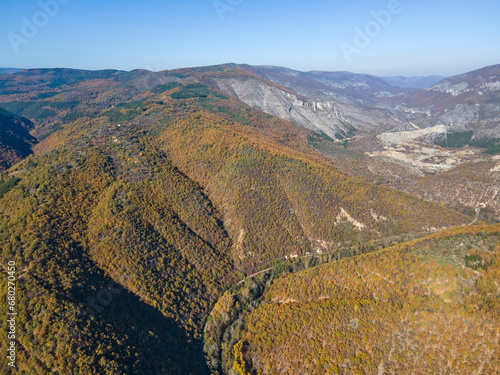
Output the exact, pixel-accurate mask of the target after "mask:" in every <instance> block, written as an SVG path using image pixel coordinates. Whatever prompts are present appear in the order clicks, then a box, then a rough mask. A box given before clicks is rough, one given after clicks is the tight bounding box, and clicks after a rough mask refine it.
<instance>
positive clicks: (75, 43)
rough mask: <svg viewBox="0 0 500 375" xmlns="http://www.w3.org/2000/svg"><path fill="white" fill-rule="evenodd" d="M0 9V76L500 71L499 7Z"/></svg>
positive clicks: (104, 5) (255, 1)
mask: <svg viewBox="0 0 500 375" xmlns="http://www.w3.org/2000/svg"><path fill="white" fill-rule="evenodd" d="M0 1H1V7H2V12H1V14H0V67H22V68H38V67H40V68H52V67H69V68H82V69H104V68H116V69H123V70H132V69H136V68H143V69H150V70H164V69H173V68H180V67H187V66H203V65H214V64H220V63H226V62H235V63H248V64H254V65H280V66H287V67H290V68H293V69H298V70H329V71H338V70H346V71H352V72H356V73H369V74H375V75H430V74H439V75H454V74H458V73H463V72H466V71H470V70H473V69H477V68H481V67H483V66H486V65H492V64H498V63H500V22H498V16H499V15H500V2H499V1H498V0H476V1H470V0H466V1H456V0H455V1H450V0H442V1H430V0H413V1H412V0H384V1H379V0H372V1H368V0H353V1H350V2H347V1H339V0H329V1H324V0H310V1H308V2H306V1H296V0H287V1H282V0H274V1H273V0H270V1H269V0H268V1H264V0H185V1H175V2H174V1H159V0H143V1H133V0H120V1H118V0H99V1H98V0H22V1H19V0H0ZM42 4H46V5H45V6H42ZM49 5H50V6H49ZM374 12H375V13H374ZM375 14H378V15H379V16H375Z"/></svg>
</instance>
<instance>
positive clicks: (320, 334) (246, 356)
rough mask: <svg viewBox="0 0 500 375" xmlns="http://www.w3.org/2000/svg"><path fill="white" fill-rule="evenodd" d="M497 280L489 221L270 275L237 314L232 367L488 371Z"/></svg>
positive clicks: (498, 302)
mask: <svg viewBox="0 0 500 375" xmlns="http://www.w3.org/2000/svg"><path fill="white" fill-rule="evenodd" d="M499 280H500V226H498V225H496V226H490V227H488V226H477V227H462V228H458V229H452V230H449V231H446V232H442V233H439V234H437V235H434V236H431V237H427V238H423V239H419V240H415V241H412V242H408V243H404V244H402V245H398V246H395V247H391V248H388V249H385V250H382V251H379V252H375V253H371V254H368V255H362V256H357V257H354V258H351V259H344V260H340V261H338V262H335V263H332V264H327V265H323V266H319V267H316V268H312V269H308V270H305V271H301V272H299V273H295V274H291V275H289V276H286V277H282V278H279V279H277V280H275V281H274V283H273V285H272V287H271V288H270V290H269V291H268V292H266V293H265V295H264V298H263V300H262V304H261V305H260V307H258V308H257V309H255V310H254V311H253V312H251V313H250V316H249V317H248V319H247V320H246V321H245V322H246V325H245V329H244V331H243V333H242V334H241V337H242V338H241V340H240V341H239V342H238V343H237V344H236V345H235V346H234V347H233V349H232V352H233V358H234V366H233V369H232V373H235V374H251V373H252V374H253V373H259V374H285V373H293V374H366V373H370V374H375V373H385V374H406V373H408V374H409V373H432V374H445V373H453V374H481V373H482V374H495V373H498V372H499V371H500V363H499V361H498V359H499V358H500V351H499V348H500V345H499V338H500V334H499V332H500V315H499V312H500V288H499V286H498V285H499V284H498V282H499ZM233 298H241V297H239V296H238V297H233ZM226 299H227V297H226ZM219 303H220V302H219ZM233 303H234V302H233Z"/></svg>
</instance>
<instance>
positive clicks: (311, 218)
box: [0, 68, 471, 374]
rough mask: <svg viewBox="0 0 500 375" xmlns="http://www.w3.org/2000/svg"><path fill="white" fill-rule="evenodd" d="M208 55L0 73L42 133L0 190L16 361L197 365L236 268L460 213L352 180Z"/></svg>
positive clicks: (371, 240)
mask: <svg viewBox="0 0 500 375" xmlns="http://www.w3.org/2000/svg"><path fill="white" fill-rule="evenodd" d="M213 70H214V71H213ZM213 70H212V69H211V68H205V69H197V70H193V71H192V74H188V73H189V71H188V70H186V71H182V72H181V71H170V72H165V73H162V74H150V73H148V72H142V71H135V72H128V73H126V72H119V71H105V72H81V71H76V72H71V71H68V70H55V71H51V70H48V71H40V72H38V73H37V72H34V71H30V72H28V73H25V72H24V73H18V74H14V75H9V76H12V77H14V78H12V80H13V82H15V84H12V82H11V81H9V80H4V81H3V83H2V84H3V91H2V93H1V95H0V102H1V103H0V107H2V106H3V107H7V108H10V109H11V110H14V109H15V112H16V113H20V114H22V115H23V116H24V115H25V116H28V117H29V118H30V119H32V121H33V122H34V127H35V129H34V131H33V132H34V133H35V134H38V135H39V139H40V141H41V142H40V143H39V144H38V145H37V146H36V147H35V155H32V156H30V157H28V158H27V159H25V160H23V161H21V162H20V163H18V164H16V165H15V166H13V167H12V168H10V169H9V170H8V171H7V172H6V173H4V174H3V175H2V176H3V179H4V180H5V183H3V185H2V186H3V187H4V192H3V194H2V197H1V198H0V225H1V234H2V237H1V247H2V257H3V259H7V260H14V261H15V262H16V267H17V269H18V272H19V274H18V275H19V284H18V306H19V311H20V316H19V321H18V323H19V325H18V327H19V340H18V341H19V344H20V349H19V353H20V354H19V363H20V364H22V365H23V367H22V371H25V372H26V373H36V374H44V373H47V374H48V373H59V374H66V373H72V374H98V373H105V372H109V373H137V374H149V373H150V374H156V373H168V374H202V373H206V372H208V368H207V366H206V364H205V362H204V358H203V353H202V350H201V336H202V333H203V327H204V323H205V321H206V318H207V316H208V314H209V312H210V310H211V308H212V307H213V306H214V304H215V303H216V301H217V299H218V298H219V297H220V296H221V295H222V293H223V292H224V291H225V290H227V289H228V288H230V287H231V286H232V285H234V284H235V283H236V282H237V281H238V280H240V279H242V278H243V277H244V275H245V274H248V273H251V272H254V271H256V270H258V269H259V268H260V267H261V266H265V265H266V264H267V263H269V262H272V261H275V260H276V259H280V258H283V257H284V256H285V255H288V254H290V253H292V252H297V253H298V254H301V255H305V254H306V253H308V252H318V251H324V252H327V251H328V252H335V251H338V252H340V253H342V254H341V255H342V256H343V257H345V256H351V255H355V254H361V253H365V252H368V251H372V250H375V249H377V248H378V247H379V246H380V245H379V243H378V242H377V241H378V240H382V239H386V238H394V237H397V236H398V235H404V234H411V233H415V232H422V231H431V230H437V229H440V228H444V227H451V226H456V225H462V224H466V223H468V222H470V221H471V219H470V218H469V217H468V216H465V215H463V214H460V213H458V212H457V211H454V210H451V209H447V208H445V207H442V206H440V205H436V204H432V203H428V202H425V201H423V200H421V199H418V198H415V197H412V196H410V195H408V194H404V193H399V192H396V191H393V190H391V189H388V188H386V187H383V186H376V185H373V184H370V183H368V182H366V181H365V180H362V179H357V178H351V177H348V176H347V174H345V173H343V172H342V171H341V170H340V169H339V168H337V167H336V166H335V165H334V164H332V161H331V160H329V159H328V158H326V157H325V156H324V155H323V154H321V153H320V152H319V151H318V150H317V148H315V147H312V145H313V144H316V143H321V142H327V143H328V145H329V146H330V147H338V146H335V145H334V144H333V142H331V140H328V139H326V138H324V137H321V136H319V135H317V134H315V133H313V132H311V131H309V130H307V129H304V128H302V127H300V126H297V125H295V124H292V123H290V122H287V121H284V120H281V119H278V118H275V117H272V116H270V115H267V114H264V113H262V112H260V111H258V110H256V109H253V108H251V107H249V106H246V105H244V104H243V103H241V102H240V101H238V100H236V99H234V98H230V97H228V96H226V95H225V94H224V93H223V92H221V91H219V90H217V89H216V88H213V87H211V86H209V85H207V84H204V83H203V82H202V81H203V80H204V79H207V80H210V79H212V77H213V76H214V75H218V74H226V73H227V72H224V71H222V72H221V71H219V70H218V69H216V68H213ZM73 74H74V75H73ZM230 74H233V75H240V74H241V72H240V71H239V70H234V71H232V72H231V73H230ZM204 77H205V78H204ZM20 99H21V100H20ZM30 116H31V117H30ZM13 174H14V175H15V177H14V175H13ZM14 179H15V181H14ZM2 275H3V277H4V278H5V274H4V273H2ZM2 300H3V301H5V300H6V299H5V298H2ZM1 308H2V309H3V310H2V311H4V312H5V309H6V305H5V304H4V303H2V304H1ZM5 332H6V331H2V334H5ZM70 333H71V334H70ZM5 343H6V340H2V345H5ZM37 348H39V349H37ZM2 349H3V347H2ZM3 370H5V371H7V369H6V368H5V367H4V368H3Z"/></svg>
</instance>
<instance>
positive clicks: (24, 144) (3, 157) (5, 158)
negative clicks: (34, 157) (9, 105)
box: [0, 108, 36, 171]
mask: <svg viewBox="0 0 500 375" xmlns="http://www.w3.org/2000/svg"><path fill="white" fill-rule="evenodd" d="M32 127H33V123H32V122H31V121H29V120H27V119H25V118H22V117H19V116H15V115H14V114H13V113H10V112H8V111H5V110H4V109H2V108H0V171H3V170H5V169H7V168H9V167H11V166H12V165H14V164H15V163H17V162H19V161H21V160H22V159H24V158H25V157H26V156H28V155H30V154H31V153H32V152H33V151H32V150H31V149H32V147H33V146H34V145H35V143H36V139H35V138H34V137H33V136H32V135H31V134H30V133H29V130H30V129H32Z"/></svg>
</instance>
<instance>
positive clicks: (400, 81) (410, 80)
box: [383, 76, 446, 90]
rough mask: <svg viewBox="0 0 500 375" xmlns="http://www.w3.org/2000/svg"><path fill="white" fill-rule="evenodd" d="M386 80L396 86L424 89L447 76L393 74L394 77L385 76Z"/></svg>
mask: <svg viewBox="0 0 500 375" xmlns="http://www.w3.org/2000/svg"><path fill="white" fill-rule="evenodd" d="M383 78H384V79H385V80H386V81H389V82H390V83H392V84H393V85H395V86H398V87H404V88H408V89H418V90H423V89H426V88H428V87H431V86H433V85H435V84H436V83H438V82H440V81H442V80H443V79H445V78H446V77H443V76H428V77H403V76H393V77H383Z"/></svg>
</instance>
